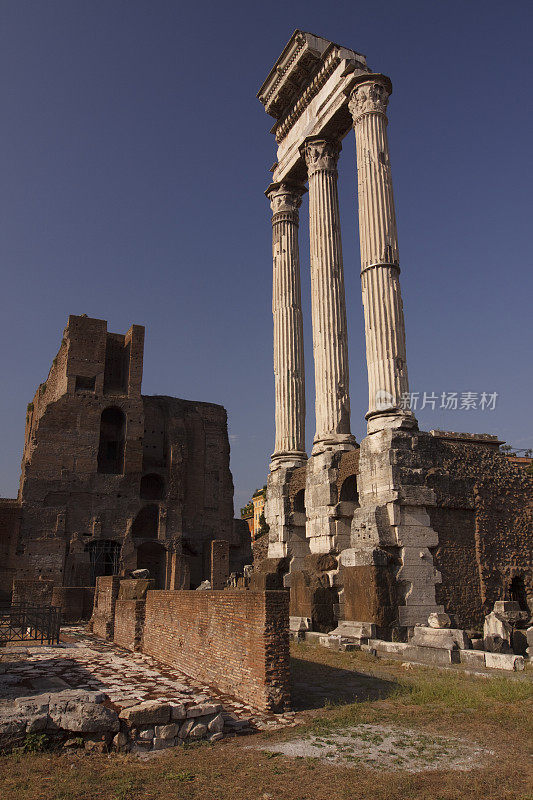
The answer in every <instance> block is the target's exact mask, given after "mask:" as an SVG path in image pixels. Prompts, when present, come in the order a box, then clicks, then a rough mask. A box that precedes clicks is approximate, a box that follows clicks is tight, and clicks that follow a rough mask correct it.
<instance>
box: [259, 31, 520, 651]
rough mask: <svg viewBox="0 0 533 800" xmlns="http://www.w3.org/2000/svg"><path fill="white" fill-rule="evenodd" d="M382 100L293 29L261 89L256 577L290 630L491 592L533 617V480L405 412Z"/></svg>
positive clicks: (327, 48)
mask: <svg viewBox="0 0 533 800" xmlns="http://www.w3.org/2000/svg"><path fill="white" fill-rule="evenodd" d="M391 92H392V84H391V81H390V79H389V78H388V77H387V76H385V75H382V74H381V73H379V72H373V71H372V70H371V69H370V68H369V67H368V65H367V63H366V59H365V57H364V56H362V55H361V54H360V53H357V52H356V51H354V50H351V49H349V48H346V47H342V46H340V45H337V44H335V43H334V42H330V41H328V40H327V39H324V38H322V37H320V36H314V35H313V34H310V33H305V32H303V31H299V30H297V31H296V32H295V33H294V34H293V36H292V37H291V39H290V40H289V42H288V44H287V45H286V47H285V49H284V50H283V52H282V54H281V56H280V57H279V58H278V60H277V61H276V63H275V64H274V66H273V68H272V70H271V71H270V73H269V74H268V76H267V78H266V80H265V82H264V84H263V86H262V87H261V89H260V90H259V93H258V98H259V99H260V101H261V102H262V103H263V105H264V106H265V109H266V111H267V113H268V114H270V115H271V116H272V117H273V118H274V125H273V128H272V133H274V135H275V138H276V144H277V156H276V162H275V164H274V167H273V169H272V173H273V174H272V183H271V184H270V186H269V187H268V189H267V191H266V194H267V197H268V198H269V200H270V204H271V208H272V252H273V303H272V308H273V317H274V375H275V420H276V439H275V449H274V453H273V455H272V460H271V464H270V474H269V477H268V488H267V498H266V508H265V516H266V520H267V523H268V524H269V526H270V533H269V537H270V541H269V548H268V558H267V559H266V560H265V561H264V562H263V563H262V564H261V565H260V566H259V568H258V569H259V570H260V572H259V573H258V575H257V576H256V577H255V581H256V583H260V575H263V576H264V578H263V582H264V585H266V586H271V587H274V586H276V585H277V584H276V580H277V581H278V582H279V581H281V580H283V584H284V585H285V586H287V587H290V593H291V627H292V628H293V629H294V630H303V629H309V628H312V629H314V630H319V631H331V630H332V629H336V630H337V631H338V632H339V634H340V635H342V634H346V635H349V636H352V637H353V638H354V639H356V640H357V638H361V637H364V636H369V635H370V636H375V635H376V633H377V634H378V635H380V636H384V637H387V636H391V635H392V633H393V632H394V631H395V630H396V632H397V634H398V635H406V633H407V632H408V631H409V629H412V628H413V626H415V625H417V624H425V623H426V621H427V619H428V615H429V614H431V613H435V612H442V611H443V610H445V611H446V612H447V613H448V614H450V616H452V618H453V619H454V621H455V623H456V624H457V625H459V626H461V627H468V626H474V625H479V624H480V623H481V622H482V620H483V616H484V614H486V613H487V612H488V611H489V610H491V608H492V605H493V603H494V601H495V600H498V599H504V598H507V599H514V600H517V601H518V602H519V603H520V604H521V606H522V607H524V608H527V606H528V603H529V605H530V607H531V608H532V609H533V563H532V535H531V516H532V495H533V492H532V488H533V479H532V478H531V476H529V475H528V474H527V472H526V471H525V470H523V469H522V468H520V467H519V466H517V465H513V464H512V463H510V462H509V461H508V460H507V459H506V458H505V456H504V455H503V454H502V453H500V452H499V444H500V442H498V439H497V437H495V436H490V435H472V434H456V433H446V432H441V431H430V432H423V431H420V430H419V428H418V423H417V420H416V418H415V415H414V413H413V411H412V410H411V409H410V407H409V402H408V399H409V396H410V395H409V380H408V371H407V355H406V341H405V326H404V315H403V304H402V297H401V289H400V260H399V249H398V238H397V231H396V218H395V208H394V197H393V188H392V177H391V166H390V158H389V145H388V138H387V135H388V134H387V124H388V119H387V107H388V101H389V96H390V94H391ZM352 131H354V134H355V143H356V151H357V183H358V204H359V234H360V245H361V248H360V249H361V288H362V301H363V308H364V318H365V339H366V356H367V369H368V395H369V408H368V413H367V414H366V419H367V423H368V429H367V436H366V437H365V438H364V439H363V441H362V442H361V443H360V445H359V444H357V442H356V441H355V438H354V436H353V435H352V433H351V427H350V393H349V375H348V337H347V317H346V301H345V295H344V277H343V275H344V273H343V259H342V244H341V228H340V214H339V199H338V191H337V162H338V159H339V157H340V153H341V147H342V146H341V143H342V140H343V139H344V137H346V136H347V135H349V134H352ZM354 134H352V135H354ZM351 150H352V147H349V148H348V153H351ZM348 157H349V158H350V157H351V156H350V155H348ZM354 166H355V165H354ZM307 193H308V195H309V234H310V255H311V258H310V262H311V263H310V271H311V316H312V330H313V355H314V371H315V389H316V401H315V418H316V429H315V436H314V441H313V448H312V452H311V453H310V455H309V457H308V455H307V453H306V452H305V421H306V420H305V370H304V355H303V354H304V348H303V325H302V316H303V309H302V302H301V291H300V263H299V244H298V225H299V207H300V205H301V203H302V198H303V196H304V195H305V194H307ZM406 401H407V402H406Z"/></svg>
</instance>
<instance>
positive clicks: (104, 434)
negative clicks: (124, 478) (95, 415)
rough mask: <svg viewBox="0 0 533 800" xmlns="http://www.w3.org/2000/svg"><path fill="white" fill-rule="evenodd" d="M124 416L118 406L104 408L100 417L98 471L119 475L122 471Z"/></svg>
mask: <svg viewBox="0 0 533 800" xmlns="http://www.w3.org/2000/svg"><path fill="white" fill-rule="evenodd" d="M125 428H126V418H125V416H124V412H123V411H122V410H121V409H120V408H106V409H104V411H102V416H101V418H100V444H99V446H98V472H103V473H104V474H107V475H121V474H122V473H123V472H124V432H125Z"/></svg>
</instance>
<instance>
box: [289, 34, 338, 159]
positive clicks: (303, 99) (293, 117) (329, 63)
mask: <svg viewBox="0 0 533 800" xmlns="http://www.w3.org/2000/svg"><path fill="white" fill-rule="evenodd" d="M340 63H341V57H340V55H339V52H338V50H336V49H335V50H332V52H330V53H329V55H328V56H327V57H326V60H325V61H324V64H323V66H322V67H321V69H320V72H319V73H318V74H317V75H315V77H314V78H313V80H312V81H311V83H310V84H309V86H307V88H306V89H305V90H304V92H303V94H302V95H300V97H299V98H298V100H297V101H296V103H295V104H294V105H293V106H292V108H291V109H290V111H288V112H287V113H286V114H285V115H284V116H283V117H282V118H281V119H280V120H279V122H278V123H277V125H276V126H275V132H276V142H277V143H278V144H279V143H280V142H282V141H283V139H284V138H285V137H286V135H287V134H288V132H289V131H290V129H291V128H292V126H293V125H294V123H295V122H296V121H297V120H298V119H299V118H300V117H301V116H302V114H303V113H304V111H305V109H306V108H307V106H308V105H309V103H310V102H311V100H312V99H313V97H315V96H316V95H317V94H318V93H319V91H320V90H321V88H322V87H323V86H324V84H325V83H326V81H327V80H328V78H329V77H330V75H332V74H333V72H334V71H335V70H336V68H337V67H338V66H339V64H340Z"/></svg>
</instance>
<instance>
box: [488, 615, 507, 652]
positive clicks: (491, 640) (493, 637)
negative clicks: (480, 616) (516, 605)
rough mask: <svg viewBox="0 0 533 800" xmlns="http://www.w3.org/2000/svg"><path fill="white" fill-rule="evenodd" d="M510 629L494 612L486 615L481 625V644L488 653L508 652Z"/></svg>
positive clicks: (504, 620)
mask: <svg viewBox="0 0 533 800" xmlns="http://www.w3.org/2000/svg"><path fill="white" fill-rule="evenodd" d="M511 633H512V628H511V626H510V625H509V623H508V622H507V620H506V619H503V617H500V616H499V615H498V614H496V613H495V612H494V611H492V612H491V613H490V614H487V616H486V617H485V622H484V624H483V643H484V645H485V650H488V651H489V652H500V653H501V652H509V651H510V649H511Z"/></svg>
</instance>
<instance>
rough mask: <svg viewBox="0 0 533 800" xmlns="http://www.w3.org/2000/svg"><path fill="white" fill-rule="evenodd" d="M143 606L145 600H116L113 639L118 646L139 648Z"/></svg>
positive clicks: (131, 648)
mask: <svg viewBox="0 0 533 800" xmlns="http://www.w3.org/2000/svg"><path fill="white" fill-rule="evenodd" d="M145 607H146V601H145V600H117V602H116V604H115V630H114V633H113V641H114V643H115V644H117V645H118V646H119V647H124V648H125V649H126V650H140V649H141V642H142V634H143V627H144V612H145Z"/></svg>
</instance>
